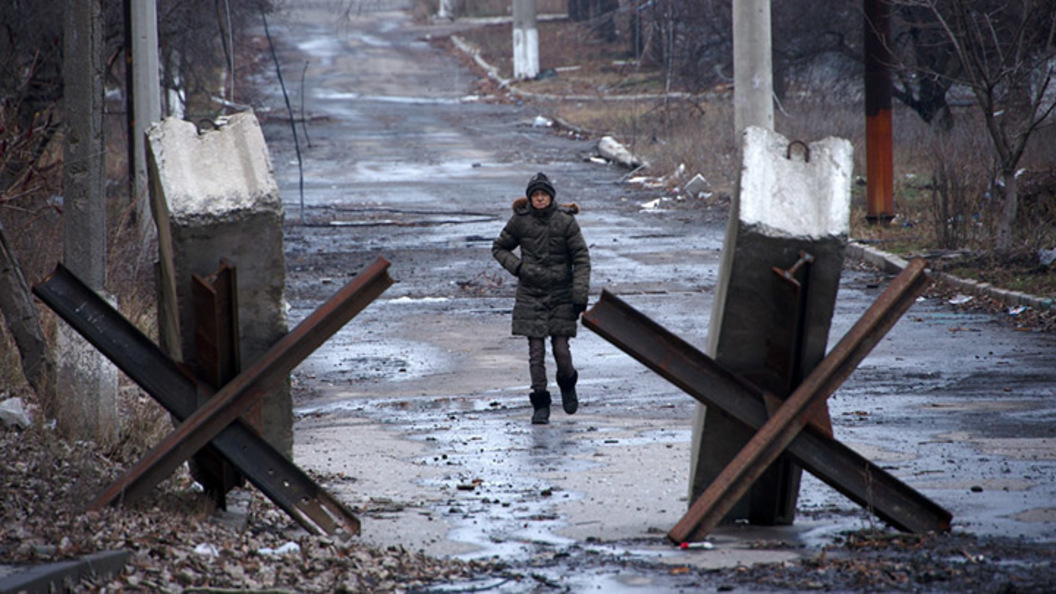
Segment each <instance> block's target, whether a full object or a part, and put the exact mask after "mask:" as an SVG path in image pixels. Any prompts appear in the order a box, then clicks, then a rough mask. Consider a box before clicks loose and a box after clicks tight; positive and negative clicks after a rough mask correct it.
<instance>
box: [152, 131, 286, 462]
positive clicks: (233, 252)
mask: <svg viewBox="0 0 1056 594" xmlns="http://www.w3.org/2000/svg"><path fill="white" fill-rule="evenodd" d="M147 137H148V142H149V148H150V153H149V155H150V167H151V174H152V175H151V177H152V192H151V194H152V196H151V203H152V209H153V211H154V216H155V220H156V222H157V224H158V243H159V249H160V251H161V258H160V262H159V269H160V273H159V293H160V297H159V312H160V315H161V316H162V319H161V320H160V321H159V326H160V328H161V335H162V343H163V346H164V347H165V348H166V350H168V351H169V353H170V355H173V356H174V357H175V358H177V359H179V360H182V361H184V362H185V363H188V364H190V365H193V364H194V363H195V361H194V359H195V355H194V335H193V328H194V319H193V311H192V300H191V276H192V275H195V274H196V275H199V276H203V277H204V276H207V275H209V274H211V273H212V272H214V271H215V270H216V268H217V266H218V265H219V263H220V260H221V259H225V260H227V261H228V262H230V263H231V264H232V265H234V266H235V268H236V274H237V282H238V291H237V301H238V309H239V328H240V331H239V340H240V343H241V360H242V367H243V368H245V367H248V366H249V365H251V364H252V363H253V362H254V361H256V360H257V359H258V358H260V356H261V355H263V354H264V353H265V352H266V351H267V349H268V348H270V347H271V346H272V345H273V344H275V343H276V342H277V341H278V340H279V339H280V338H282V337H283V336H284V335H286V333H287V331H288V329H289V327H288V323H287V319H286V311H285V284H286V272H285V271H286V263H285V255H284V248H283V209H282V201H281V198H280V196H279V189H278V184H277V183H276V181H275V174H274V170H273V168H272V164H271V158H270V156H269V154H268V147H267V144H266V143H265V141H264V135H263V133H262V131H261V129H260V124H259V122H258V121H257V118H256V116H254V115H253V113H252V112H246V113H240V114H236V115H233V116H231V117H229V118H226V119H223V120H220V121H219V122H218V128H217V129H215V130H207V131H203V132H201V133H199V132H198V130H197V128H196V127H195V126H194V124H191V123H189V122H185V121H182V120H178V119H174V118H168V119H166V120H164V121H162V122H160V123H159V124H156V125H155V126H153V127H151V128H150V129H149V130H148V131H147ZM263 417H264V437H265V439H267V440H268V441H269V442H270V443H271V444H272V445H273V446H275V447H276V448H277V449H278V450H279V451H281V452H284V453H285V454H286V455H287V456H292V449H293V409H292V401H291V398H290V389H289V383H288V382H286V385H284V386H281V387H279V388H278V389H276V390H273V391H272V392H269V393H268V394H267V395H266V396H265V398H264V410H263Z"/></svg>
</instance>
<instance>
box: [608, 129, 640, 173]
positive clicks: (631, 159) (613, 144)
mask: <svg viewBox="0 0 1056 594" xmlns="http://www.w3.org/2000/svg"><path fill="white" fill-rule="evenodd" d="M597 150H598V155H600V156H601V157H603V158H605V159H606V160H608V161H611V162H613V163H617V164H619V165H622V166H623V167H626V168H627V169H637V168H639V167H647V166H648V164H647V163H646V162H645V161H643V160H642V159H639V158H638V157H636V156H635V155H633V154H631V151H629V150H627V147H625V146H623V145H622V144H620V143H619V142H618V141H617V140H616V139H615V138H613V137H611V136H603V137H602V138H601V140H599V141H598V149H597Z"/></svg>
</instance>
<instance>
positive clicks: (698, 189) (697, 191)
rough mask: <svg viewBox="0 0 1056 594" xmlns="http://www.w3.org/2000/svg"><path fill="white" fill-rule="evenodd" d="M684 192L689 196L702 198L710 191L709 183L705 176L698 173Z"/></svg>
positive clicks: (687, 184)
mask: <svg viewBox="0 0 1056 594" xmlns="http://www.w3.org/2000/svg"><path fill="white" fill-rule="evenodd" d="M684 190H685V192H686V194H687V195H689V196H691V197H693V198H700V197H701V195H702V194H705V193H707V191H708V181H707V180H706V179H704V176H703V175H701V174H699V173H698V174H696V175H694V176H693V179H691V180H689V182H687V183H686V185H685V188H684Z"/></svg>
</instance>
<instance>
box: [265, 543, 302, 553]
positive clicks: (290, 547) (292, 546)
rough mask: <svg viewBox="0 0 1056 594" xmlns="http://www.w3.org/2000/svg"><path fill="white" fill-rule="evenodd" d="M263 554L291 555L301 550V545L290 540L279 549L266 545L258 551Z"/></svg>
mask: <svg viewBox="0 0 1056 594" xmlns="http://www.w3.org/2000/svg"><path fill="white" fill-rule="evenodd" d="M257 552H258V553H260V554H261V555H290V554H293V553H300V552H301V545H299V544H297V543H295V542H288V543H286V544H284V545H282V546H281V547H279V548H277V549H273V548H271V547H264V548H262V549H260V550H258V551H257Z"/></svg>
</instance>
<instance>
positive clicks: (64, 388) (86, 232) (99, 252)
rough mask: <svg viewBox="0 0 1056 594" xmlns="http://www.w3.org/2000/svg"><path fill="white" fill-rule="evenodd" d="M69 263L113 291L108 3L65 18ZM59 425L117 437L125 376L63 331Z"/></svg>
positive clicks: (77, 432)
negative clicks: (106, 132)
mask: <svg viewBox="0 0 1056 594" xmlns="http://www.w3.org/2000/svg"><path fill="white" fill-rule="evenodd" d="M63 19H64V20H63V56H64V57H63V65H62V79H63V107H64V108H65V121H66V126H65V128H66V145H65V149H66V152H65V156H64V160H63V188H64V198H63V225H64V232H63V233H64V236H63V242H64V244H63V246H64V257H63V259H64V263H65V265H66V267H67V268H68V269H69V270H70V271H72V272H73V273H74V274H75V275H77V277H78V278H80V279H81V281H83V282H84V283H85V284H87V285H88V286H89V287H91V288H92V289H93V290H94V291H96V292H102V291H103V290H104V288H105V286H106V177H105V176H106V171H105V167H104V166H105V157H106V146H105V144H104V142H103V140H104V138H103V100H104V96H103V53H104V45H103V29H104V26H105V24H104V22H103V11H102V2H101V0H66V4H65V12H64V17H63ZM60 328H62V329H63V330H64V331H62V332H60V337H59V351H60V354H59V356H58V357H57V359H58V361H59V362H60V366H59V380H58V391H57V396H56V397H57V399H58V400H59V405H58V407H57V411H56V412H57V415H58V417H57V420H58V422H59V427H60V428H61V430H62V431H63V432H64V433H65V434H66V435H68V436H70V437H71V438H77V439H93V440H96V441H98V442H100V443H110V442H112V441H113V440H115V439H116V438H117V432H118V419H117V373H116V371H114V368H113V366H111V365H109V364H108V363H106V360H105V359H104V358H103V356H102V355H100V354H99V352H98V351H96V350H95V349H94V348H93V347H92V346H91V345H89V344H88V343H87V342H85V341H84V339H82V338H80V336H79V335H77V334H76V333H75V332H73V331H72V330H69V329H68V327H67V326H60Z"/></svg>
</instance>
